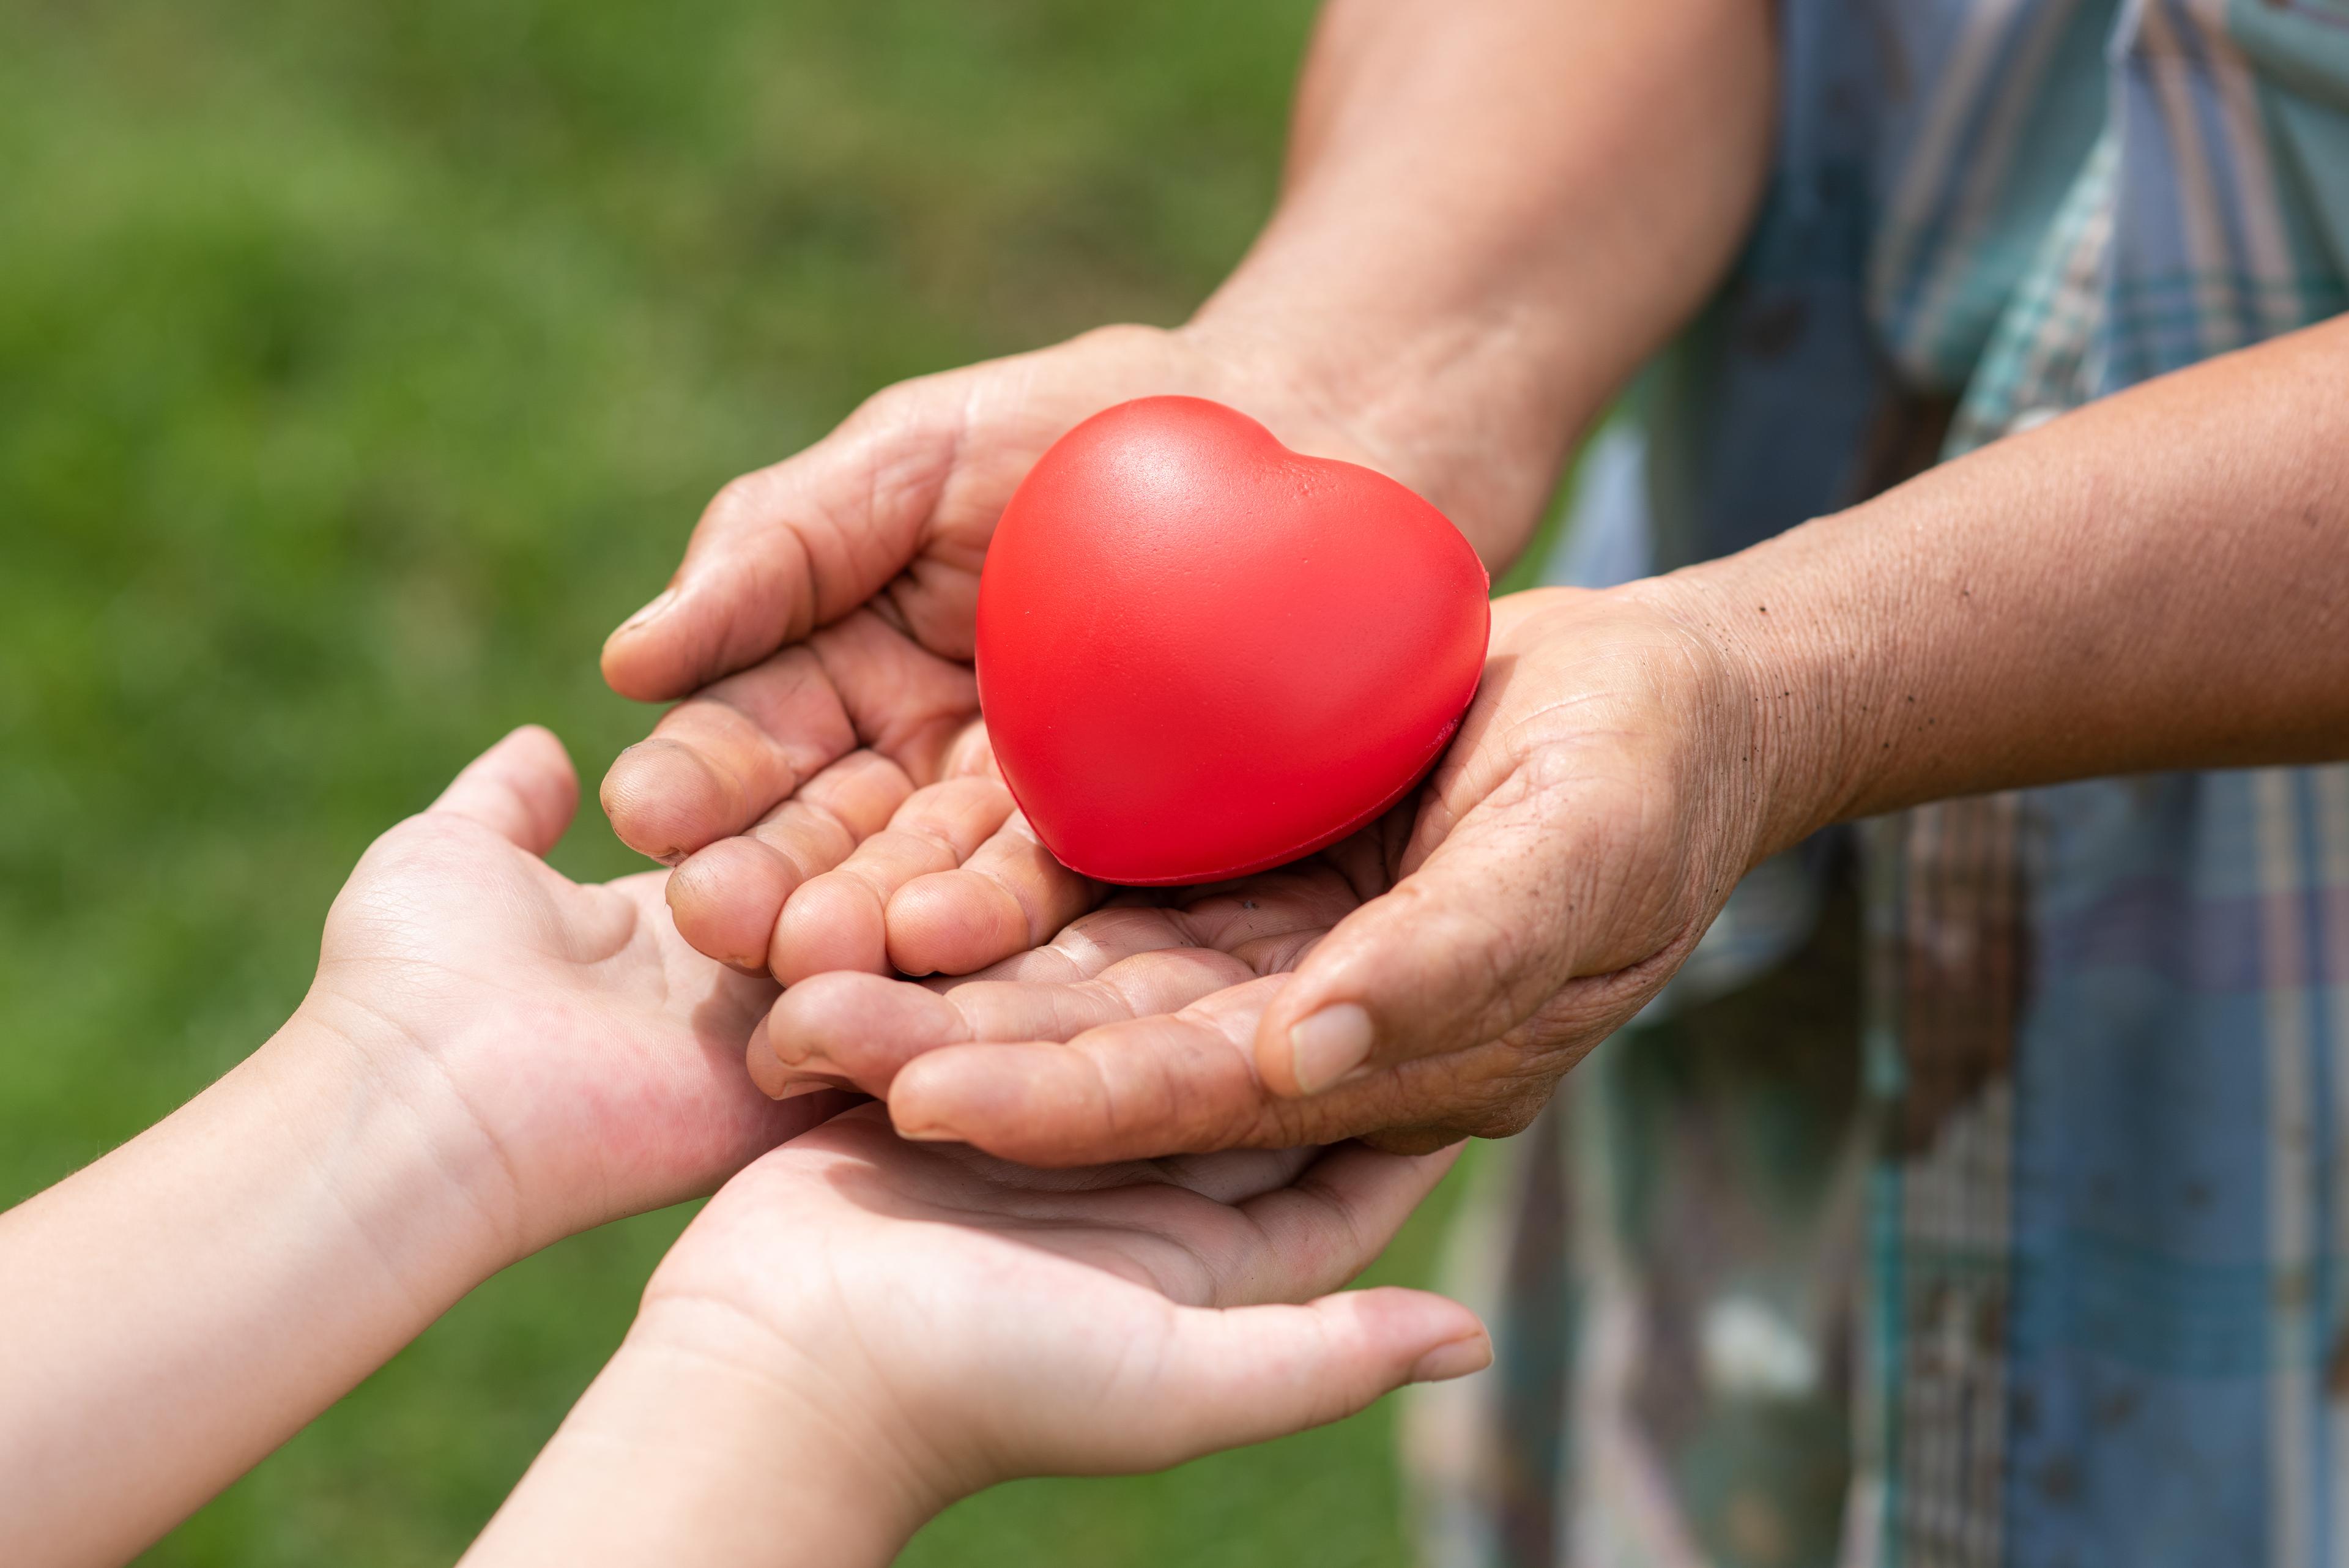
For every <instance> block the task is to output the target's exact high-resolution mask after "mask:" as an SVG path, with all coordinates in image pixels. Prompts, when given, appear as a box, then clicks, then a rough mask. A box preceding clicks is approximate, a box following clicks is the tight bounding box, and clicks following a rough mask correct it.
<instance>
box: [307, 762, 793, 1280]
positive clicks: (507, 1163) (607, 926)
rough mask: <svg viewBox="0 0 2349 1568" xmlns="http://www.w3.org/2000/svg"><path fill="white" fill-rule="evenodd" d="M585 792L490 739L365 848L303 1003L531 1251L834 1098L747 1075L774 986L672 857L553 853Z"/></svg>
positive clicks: (694, 1187)
mask: <svg viewBox="0 0 2349 1568" xmlns="http://www.w3.org/2000/svg"><path fill="white" fill-rule="evenodd" d="M577 796H578V784H577V780H576V778H575V776H574V774H573V773H572V769H571V764H570V762H569V760H568V759H567V758H566V757H565V756H564V752H563V747H562V744H561V742H558V741H556V740H555V739H554V736H553V735H551V734H549V733H548V732H545V731H543V730H539V729H524V730H519V731H516V732H514V733H513V734H512V735H509V736H508V737H507V738H506V739H505V740H504V741H502V742H500V743H499V744H498V745H497V746H495V747H493V748H492V750H490V751H489V752H488V753H485V754H483V755H482V756H481V758H480V759H479V760H477V761H476V762H474V763H472V764H471V766H470V767H468V768H467V769H466V770H465V771H464V772H463V773H462V774H460V775H459V776H458V778H457V780H456V782H455V783H453V784H450V787H449V789H448V791H447V793H446V794H443V795H442V797H441V798H440V800H439V801H438V802H436V803H435V804H434V805H433V806H432V807H431V808H430V809H429V810H428V811H426V812H424V813H422V814H420V815H417V816H414V817H411V818H409V820H408V821H406V822H403V823H401V824H399V825H398V826H396V827H394V828H392V829H391V830H390V831H389V832H388V833H386V834H385V835H383V836H382V837H380V838H378V840H377V841H376V842H375V844H374V845H373V846H371V847H370V848H369V849H368V850H367V854H366V855H365V856H364V857H362V858H361V860H360V862H359V865H358V867H357V869H356V870H355V871H354V872H353V873H352V876H351V878H350V880H349V882H348V883H347V885H346V886H345V888H344V889H343V891H342V893H341V895H340V896H339V897H338V898H336V900H335V904H334V908H333V909H332V911H331V912H330V913H329V915H328V917H327V921H326V936H325V939H324V942H323V950H322V953H321V958H320V963H319V967H318V975H317V979H316V981H315V983H314V984H313V986H312V988H311V991H310V993H309V995H308V996H307V997H305V999H304V1002H303V1004H302V1007H303V1012H304V1013H305V1014H306V1015H307V1016H309V1017H310V1018H312V1019H314V1020H316V1021H317V1022H319V1023H325V1024H326V1025H327V1026H328V1027H330V1028H332V1029H334V1030H335V1031H336V1032H337V1033H340V1034H341V1035H342V1036H343V1037H344V1038H346V1039H347V1040H349V1041H351V1042H352V1043H353V1045H354V1047H355V1048H356V1049H358V1050H361V1051H364V1052H366V1053H367V1054H368V1055H369V1057H370V1061H369V1066H370V1068H371V1069H373V1071H374V1072H375V1074H376V1075H378V1080H377V1081H385V1082H389V1083H391V1084H392V1085H395V1086H396V1087H395V1092H397V1093H398V1094H399V1095H401V1096H403V1097H404V1098H405V1099H407V1100H408V1101H409V1103H410V1105H411V1106H412V1107H413V1108H414V1111H415V1114H416V1116H417V1118H418V1120H419V1126H420V1127H422V1128H423V1130H424V1133H425V1136H427V1137H430V1138H432V1139H433V1140H434V1141H435V1143H436V1145H437V1146H438V1147H440V1149H441V1150H442V1151H443V1152H442V1164H443V1166H444V1167H445V1168H448V1169H449V1170H450V1171H451V1172H452V1173H460V1179H465V1180H467V1181H468V1182H469V1183H470V1184H471V1185H472V1186H473V1188H474V1190H473V1192H472V1193H471V1196H472V1197H473V1198H474V1199H476V1201H478V1202H479V1203H480V1204H481V1206H482V1207H483V1208H484V1209H485V1210H487V1211H488V1213H489V1215H490V1217H491V1218H492V1220H493V1222H495V1223H497V1224H499V1225H500V1226H501V1227H502V1228H503V1230H504V1232H505V1234H506V1236H507V1238H508V1239H509V1241H510V1242H511V1244H512V1250H513V1251H515V1252H517V1253H519V1252H523V1251H529V1250H531V1249H532V1248H534V1247H537V1246H541V1245H543V1244H544V1243H546V1242H547V1241H553V1240H554V1239H555V1238H557V1237H560V1236H562V1235H565V1234H568V1233H570V1232H571V1231H577V1230H582V1229H585V1228H586V1227H587V1226H590V1225H594V1224H598V1223H601V1222H602V1221H604V1220H609V1219H613V1218H616V1217H617V1216H619V1215H622V1214H627V1213H633V1212H636V1211H638V1210H646V1209H650V1208H655V1207H658V1206H660V1205H663V1204H667V1203H672V1202H676V1201H678V1200H679V1199H684V1198H687V1197H690V1196H694V1195H697V1194H699V1193H705V1192H708V1191H709V1190H711V1189H714V1188H716V1187H717V1186H718V1185H719V1183H720V1182H721V1181H723V1180H724V1179H726V1177H727V1176H729V1175H730V1174H731V1173H732V1172H733V1171H734V1170H736V1169H738V1168H740V1167H741V1166H742V1165H744V1164H746V1163H747V1162H749V1161H750V1159H752V1158H756V1157H757V1156H758V1155H759V1154H760V1153H761V1152H763V1151H764V1150H765V1149H767V1148H770V1147H773V1146H774V1145H775V1144H776V1143H777V1142H779V1141H781V1139H783V1138H785V1137H789V1136H791V1135H792V1133H794V1132H797V1131H799V1130H801V1129H802V1128H803V1127H807V1126H810V1125H812V1123H814V1122H815V1121H818V1120H820V1119H822V1117H823V1115H825V1114H828V1113H829V1112H830V1111H832V1110H833V1109H836V1108H837V1106H838V1104H839V1102H838V1101H836V1100H833V1101H823V1100H818V1101H813V1102H794V1103H792V1104H790V1105H785V1106H777V1105H775V1104H774V1103H773V1102H771V1101H770V1100H769V1099H767V1098H766V1096H762V1095H761V1094H759V1093H758V1092H757V1091H756V1090H755V1089H754V1088H752V1087H751V1086H750V1084H748V1083H746V1082H745V1081H744V1079H743V1075H742V1069H741V1053H742V1050H743V1048H744V1042H745V1041H746V1040H747V1038H748V1037H749V1035H750V1031H751V1029H752V1026H753V1025H754V1024H755V1023H756V1022H757V1021H758V1019H759V1018H760V1016H761V1014H762V1013H763V1012H765V1010H766V1008H767V1006H768V1005H769V1003H771V1002H772V1001H773V1000H774V996H775V988H774V986H773V985H772V984H771V982H770V981H765V980H763V979H754V978H750V977H747V976H744V975H741V974H738V973H736V972H734V971H730V970H728V969H727V968H726V967H725V966H723V965H722V964H719V963H717V962H715V961H711V960H709V959H708V958H705V957H703V956H702V955H701V954H699V953H698V952H696V951H694V950H693V949H692V948H691V947H689V946H688V945H687V944H686V942H685V941H684V940H682V939H681V938H679V937H678V933H677V929H676V927H675V926H674V925H673V924H672V923H671V921H670V920H669V918H668V912H667V908H666V906H665V905H664V903H663V901H662V896H661V883H662V880H663V878H662V877H661V876H660V875H658V874H657V873H656V874H652V875H648V876H640V877H626V878H623V879H622V880H620V881H617V882H613V883H609V884H605V885H602V886H593V885H582V884H580V883H575V882H573V881H571V880H570V879H569V878H567V877H564V876H563V875H562V874H561V873H560V872H557V871H556V870H554V868H553V867H550V866H548V865H547V864H546V862H545V861H544V860H543V859H542V858H541V856H542V855H543V853H544V852H545V851H546V850H547V849H548V848H550V847H552V846H553V845H554V841H555V840H556V839H557V838H559V837H560V836H562V833H563V830H564V826H566V825H567V824H568V823H569V821H570V819H571V815H572V813H573V810H574V805H575V803H576V800H577Z"/></svg>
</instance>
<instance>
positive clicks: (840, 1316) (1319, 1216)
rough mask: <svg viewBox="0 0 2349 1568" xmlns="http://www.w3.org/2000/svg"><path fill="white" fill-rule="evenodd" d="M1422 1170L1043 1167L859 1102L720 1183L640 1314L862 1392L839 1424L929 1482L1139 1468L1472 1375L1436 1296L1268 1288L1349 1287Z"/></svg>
mask: <svg viewBox="0 0 2349 1568" xmlns="http://www.w3.org/2000/svg"><path fill="white" fill-rule="evenodd" d="M1448 1163H1449V1160H1448V1157H1445V1156H1435V1157H1425V1158H1402V1157H1398V1156H1392V1155H1381V1154H1377V1153H1374V1152H1372V1151H1371V1150H1369V1149H1365V1148H1361V1147H1354V1146H1349V1147H1341V1148H1339V1149H1336V1150H1332V1151H1329V1152H1327V1153H1323V1152H1321V1151H1317V1150H1294V1151H1258V1152H1249V1153H1233V1154H1226V1155H1220V1156H1206V1157H1198V1158H1188V1159H1182V1160H1168V1161H1156V1162H1151V1163H1148V1164H1141V1165H1130V1166H1122V1167H1107V1168H1095V1169H1091V1170H1084V1171H1060V1172H1043V1171H1036V1170H1030V1169H1026V1168H1021V1167H1018V1166H1012V1165H1008V1164H1005V1163H1003V1162H1001V1161H998V1160H994V1159H991V1158H987V1157H986V1156H983V1155H979V1154H978V1153H976V1152H974V1151H972V1150H969V1149H967V1148H963V1147H949V1146H924V1145H917V1144H910V1143H906V1142H905V1141H903V1140H901V1139H900V1138H898V1137H896V1136H895V1134H894V1133H893V1132H892V1131H891V1129H890V1127H889V1123H888V1120H887V1118H886V1116H885V1114H884V1113H883V1112H882V1110H881V1108H880V1107H879V1106H870V1107H864V1108H860V1109H857V1110H854V1111H851V1112H849V1113H848V1114H846V1115H844V1116H840V1117H838V1118H836V1119H834V1120H833V1121H832V1122H830V1123H828V1124H826V1125H825V1126H823V1127H819V1128H817V1129H815V1130H814V1131H812V1132H810V1133H808V1134H805V1135H803V1136H802V1137H799V1138H797V1139H795V1140H794V1141H793V1142H792V1144H791V1145H790V1146H789V1147H785V1148H781V1149H778V1150H776V1151H775V1152H773V1153H772V1154H771V1155H769V1156H767V1157H766V1158H763V1159H761V1161H759V1162H758V1163H757V1164H756V1165H754V1166H752V1167H751V1168H750V1169H748V1170H746V1171H744V1172H743V1173H742V1174H741V1175H740V1176H739V1177H737V1178H736V1179H734V1180H733V1181H732V1182H731V1183H730V1184H729V1185H728V1186H727V1188H726V1189H725V1190H724V1191H722V1192H721V1193H720V1194H719V1197H718V1198H717V1199H715V1200H713V1201H712V1202H711V1203H710V1205H709V1208H708V1209H706V1210H704V1211H703V1212H702V1214H701V1215H700V1216H699V1217H698V1219H697V1220H695V1221H694V1224H693V1226H692V1227H691V1228H690V1229H689V1230H688V1231H687V1233H686V1235H685V1236H684V1238H682V1239H681V1240H680V1241H678V1245H677V1247H676V1249H675V1250H674V1251H672V1252H671V1253H670V1255H669V1257H668V1259H667V1261H665V1262H663V1264H662V1266H661V1269H660V1271H659V1272H658V1273H657V1275H656V1276H655V1278H654V1281H653V1282H652V1284H651V1286H650V1287H649V1289H648V1290H647V1295H646V1317H645V1320H644V1322H645V1324H646V1325H647V1326H648V1329H649V1332H653V1333H657V1334H671V1335H675V1336H678V1338H679V1339H681V1340H683V1341H684V1342H685V1343H687V1344H688V1345H690V1346H691V1347H692V1348H694V1349H696V1350H698V1351H701V1352H704V1353H709V1354H717V1355H725V1356H728V1357H730V1358H736V1359H741V1360H744V1361H746V1362H747V1363H748V1364H749V1365H750V1366H751V1368H752V1369H753V1370H754V1371H758V1372H760V1373H762V1374H765V1375H766V1376H768V1377H769V1378H770V1379H771V1381H774V1382H776V1383H777V1384H778V1385H779V1386H800V1387H808V1388H812V1389H822V1388H828V1387H833V1386H843V1385H844V1386H854V1387H859V1388H864V1389H867V1390H885V1395H883V1396H881V1397H872V1396H870V1395H868V1396H867V1397H866V1398H865V1399H864V1407H866V1408H867V1409H869V1410H870V1412H871V1413H872V1416H873V1420H874V1429H873V1430H872V1431H868V1432H864V1433H860V1434H857V1435H858V1436H862V1437H865V1438H879V1439H880V1440H882V1441H884V1442H885V1443H886V1444H888V1445H889V1446H890V1448H891V1449H894V1450H895V1451H896V1452H898V1453H900V1454H902V1455H904V1456H905V1459H906V1460H907V1462H909V1463H910V1464H911V1465H912V1466H913V1467H914V1468H915V1469H916V1470H917V1471H918V1472H919V1480H920V1481H921V1482H923V1483H926V1484H927V1485H929V1486H931V1487H933V1488H935V1489H936V1491H937V1493H938V1495H939V1496H942V1497H943V1496H948V1495H958V1494H959V1493H961V1492H963V1491H967V1490H972V1489H974V1488H977V1487H979V1486H983V1485H987V1484H989V1483H991V1482H993V1481H995V1480H1002V1479H1005V1478H1008V1477H1010V1476H1016V1475H1024V1474H1037V1473H1087V1472H1092V1473H1105V1472H1112V1471H1121V1470H1132V1469H1155V1468H1158V1467H1161V1466H1164V1465H1167V1464H1172V1463H1174V1462H1176V1461H1178V1460H1180V1459H1186V1458H1189V1457H1192V1456H1193V1455H1195V1454H1199V1453H1204V1452H1207V1451H1209V1450H1211V1449H1218V1448H1225V1447H1229V1446H1231V1445H1234V1444H1237V1443H1243V1442H1250V1441H1256V1440H1259V1439H1262V1438H1268V1437H1271V1436H1275V1435H1277V1434H1278V1433H1281V1432H1286V1431H1290V1430H1294V1429H1296V1428H1299V1427H1303V1426H1308V1425H1311V1424H1314V1423H1316V1422H1319V1421H1325V1420H1330V1419H1332V1418H1335V1417H1339V1416H1342V1415H1345V1414H1348V1413H1350V1412H1351V1411H1353V1410H1356V1409H1359V1408H1361V1407H1362V1406H1364V1405H1366V1404H1368V1403H1369V1402H1370V1401H1371V1399H1373V1398H1375V1397H1378V1396H1379V1395H1380V1394H1381V1393H1383V1392H1385V1391H1386V1390H1387V1389H1389V1388H1392V1387H1393V1386H1396V1385H1398V1384H1400V1383H1402V1382H1403V1381H1405V1380H1406V1379H1407V1378H1409V1377H1410V1376H1413V1373H1414V1370H1415V1369H1416V1370H1417V1372H1418V1374H1419V1375H1420V1376H1456V1375H1457V1374H1458V1373H1460V1372H1464V1371H1469V1370H1472V1369H1474V1367H1475V1366H1481V1365H1483V1363H1484V1360H1485V1356H1486V1348H1485V1340H1484V1336H1483V1334H1482V1331H1481V1329H1480V1328H1479V1327H1478V1325H1477V1324H1476V1322H1475V1318H1474V1317H1473V1316H1472V1315H1471V1314H1469V1313H1468V1312H1467V1311H1466V1310H1465V1309H1464V1308H1462V1307H1460V1306H1457V1305H1455V1304H1454V1303H1450V1302H1446V1301H1444V1300H1443V1299H1442V1298H1440V1297H1434V1296H1430V1295H1426V1294H1424V1293H1420V1292H1415V1291H1402V1290H1378V1291H1368V1292H1360V1293H1345V1294H1341V1295H1336V1296H1328V1295H1324V1296H1323V1297H1322V1299H1320V1300H1319V1301H1315V1302H1313V1303H1311V1304H1309V1305H1307V1306H1301V1307H1300V1306H1276V1305H1269V1304H1266V1303H1280V1302H1294V1301H1299V1300H1303V1299H1306V1298H1309V1297H1313V1296H1316V1295H1321V1294H1322V1293H1326V1292H1330V1291H1333V1290H1336V1289H1337V1288H1338V1287H1339V1286H1340V1285H1342V1284H1343V1283H1344V1282H1346V1281H1347V1280H1349V1279H1350V1278H1352V1277H1353V1275H1354V1274H1356V1273H1357V1272H1360V1271H1361V1269H1362V1268H1363V1267H1364V1266H1365V1265H1366V1264H1367V1263H1369V1262H1371V1259H1372V1258H1373V1257H1374V1256H1375V1255H1376V1254H1377V1251H1378V1250H1379V1249H1380V1248H1381V1247H1382V1246H1383V1245H1384V1244H1385V1242H1386V1241H1387V1239H1388V1238H1389V1237H1390V1236H1391V1235H1392V1233H1393V1231H1394V1230H1395V1229H1396V1227H1397V1226H1399V1225H1400V1224H1401V1223H1402V1220H1403V1218H1404V1217H1405V1216H1406V1215H1408V1214H1409V1212H1410V1211H1411V1210H1412V1208H1413V1206H1414V1205H1415V1204H1416V1203H1417V1202H1418V1201H1419V1199H1421V1198H1422V1197H1423V1196H1424V1194H1425V1193H1426V1191H1427V1189H1429V1188H1430V1187H1431V1186H1432V1185H1433V1182H1434V1181H1435V1179H1437V1178H1438V1177H1439V1176H1440V1175H1441V1174H1442V1172H1443V1170H1444V1168H1445V1166H1446V1165H1447V1164H1448ZM1228 1309H1240V1310H1228ZM645 1331H646V1330H645V1329H640V1332H645Z"/></svg>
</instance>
